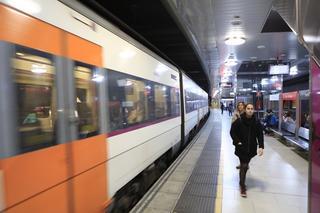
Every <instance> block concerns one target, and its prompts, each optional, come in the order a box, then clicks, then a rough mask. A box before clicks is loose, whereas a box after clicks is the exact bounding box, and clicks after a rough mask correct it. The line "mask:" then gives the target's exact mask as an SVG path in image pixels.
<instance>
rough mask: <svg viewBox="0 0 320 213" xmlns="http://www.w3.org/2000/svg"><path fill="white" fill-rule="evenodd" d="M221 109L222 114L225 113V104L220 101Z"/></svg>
mask: <svg viewBox="0 0 320 213" xmlns="http://www.w3.org/2000/svg"><path fill="white" fill-rule="evenodd" d="M220 109H221V115H223V110H224V105H223V103H222V102H221V103H220Z"/></svg>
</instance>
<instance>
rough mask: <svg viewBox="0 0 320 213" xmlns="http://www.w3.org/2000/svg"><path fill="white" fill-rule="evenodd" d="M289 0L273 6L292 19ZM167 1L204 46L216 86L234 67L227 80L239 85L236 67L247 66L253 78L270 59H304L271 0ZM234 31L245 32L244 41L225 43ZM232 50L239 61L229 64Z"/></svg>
mask: <svg viewBox="0 0 320 213" xmlns="http://www.w3.org/2000/svg"><path fill="white" fill-rule="evenodd" d="M285 1H286V2H285V4H281V3H279V2H280V1H277V2H276V3H277V5H275V6H276V7H277V9H279V10H280V12H281V14H283V15H285V16H286V17H289V18H291V16H290V14H288V13H285V14H284V13H283V12H284V11H288V8H284V6H286V5H288V4H290V3H292V2H293V1H291V0H285ZM167 2H170V3H169V4H170V6H171V8H173V9H172V10H175V11H176V13H177V14H179V16H180V21H181V22H183V23H184V24H185V25H187V27H188V30H189V33H192V34H193V35H194V37H195V38H196V40H197V42H196V43H195V45H198V46H199V47H200V49H201V51H202V55H204V57H202V59H203V60H205V64H206V65H207V66H208V67H209V70H210V74H211V75H210V78H211V79H210V80H211V82H212V84H213V85H212V88H218V85H219V84H218V82H220V79H221V75H223V73H224V72H225V71H227V72H230V70H231V71H232V73H233V75H232V76H231V77H229V80H228V81H230V82H233V85H234V86H236V76H237V71H240V72H241V71H244V70H245V71H246V72H248V76H247V77H254V76H253V75H254V74H255V73H257V74H258V75H260V74H261V73H259V72H266V73H267V71H268V67H269V64H277V63H283V62H284V63H287V62H290V63H294V62H295V61H296V60H300V59H303V58H305V56H306V54H307V51H306V50H305V49H304V48H303V47H302V46H301V45H300V44H299V42H298V39H297V37H296V35H295V34H294V33H293V32H292V31H291V29H290V28H289V27H288V25H287V24H286V23H285V22H284V21H283V20H282V18H281V16H280V15H279V14H278V13H277V12H276V11H275V10H272V9H275V7H274V5H273V1H272V0H263V1H257V0H242V1H239V0H199V1H193V0H184V1H175V0H167ZM176 2H177V3H176ZM287 7H288V6H287ZM291 19H292V18H291ZM291 19H290V20H291ZM289 24H291V23H289ZM262 31H263V33H262ZM232 35H240V36H242V37H244V38H245V39H246V42H245V44H243V45H239V46H228V45H226V44H225V39H226V38H227V37H229V36H232ZM259 47H260V48H259ZM231 54H232V55H233V57H234V58H235V59H236V60H237V61H238V65H237V66H234V67H226V66H225V61H226V60H227V59H228V58H229V57H230V55H231ZM242 63H243V65H242ZM262 68H263V69H262ZM228 70H229V71H228ZM242 77H243V76H242ZM221 92H222V93H221V95H222V96H223V97H226V96H229V95H228V94H229V93H230V92H233V89H232V88H231V89H230V88H224V89H223V90H222V91H221Z"/></svg>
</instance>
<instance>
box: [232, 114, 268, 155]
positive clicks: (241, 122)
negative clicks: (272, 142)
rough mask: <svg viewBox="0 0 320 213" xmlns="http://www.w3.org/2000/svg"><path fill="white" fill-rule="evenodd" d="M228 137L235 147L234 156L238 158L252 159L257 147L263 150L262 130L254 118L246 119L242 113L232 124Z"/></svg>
mask: <svg viewBox="0 0 320 213" xmlns="http://www.w3.org/2000/svg"><path fill="white" fill-rule="evenodd" d="M230 135H231V138H232V140H233V145H234V146H235V147H236V150H235V154H236V155H237V156H239V157H249V158H252V157H254V156H256V155H257V145H259V148H264V141H263V128H262V125H261V123H260V122H259V121H258V120H257V119H256V118H255V117H254V116H253V117H252V118H247V117H246V115H245V113H243V114H242V115H241V116H240V118H238V119H237V120H236V121H235V122H233V123H232V126H231V130H230ZM239 142H241V144H242V145H239Z"/></svg>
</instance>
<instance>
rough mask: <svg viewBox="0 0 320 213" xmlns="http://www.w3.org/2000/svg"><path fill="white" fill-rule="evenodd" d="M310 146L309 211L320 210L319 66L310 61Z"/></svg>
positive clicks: (314, 212) (313, 212)
mask: <svg viewBox="0 0 320 213" xmlns="http://www.w3.org/2000/svg"><path fill="white" fill-rule="evenodd" d="M310 68H311V72H310V79H311V91H310V92H311V98H310V101H311V105H310V106H311V113H310V114H311V131H310V132H311V134H310V136H311V137H310V138H311V144H310V161H309V168H310V169H309V189H310V190H309V198H310V199H309V202H310V206H309V210H310V212H312V213H316V212H319V209H320V175H319V174H320V107H319V106H320V66H319V64H317V63H316V62H315V60H313V59H311V63H310Z"/></svg>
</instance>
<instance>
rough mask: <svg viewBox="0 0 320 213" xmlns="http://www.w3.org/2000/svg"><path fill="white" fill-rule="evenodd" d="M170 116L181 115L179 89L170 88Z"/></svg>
mask: <svg viewBox="0 0 320 213" xmlns="http://www.w3.org/2000/svg"><path fill="white" fill-rule="evenodd" d="M170 107H171V109H170V115H171V116H178V115H179V114H180V104H179V88H173V87H171V88H170Z"/></svg>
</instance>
